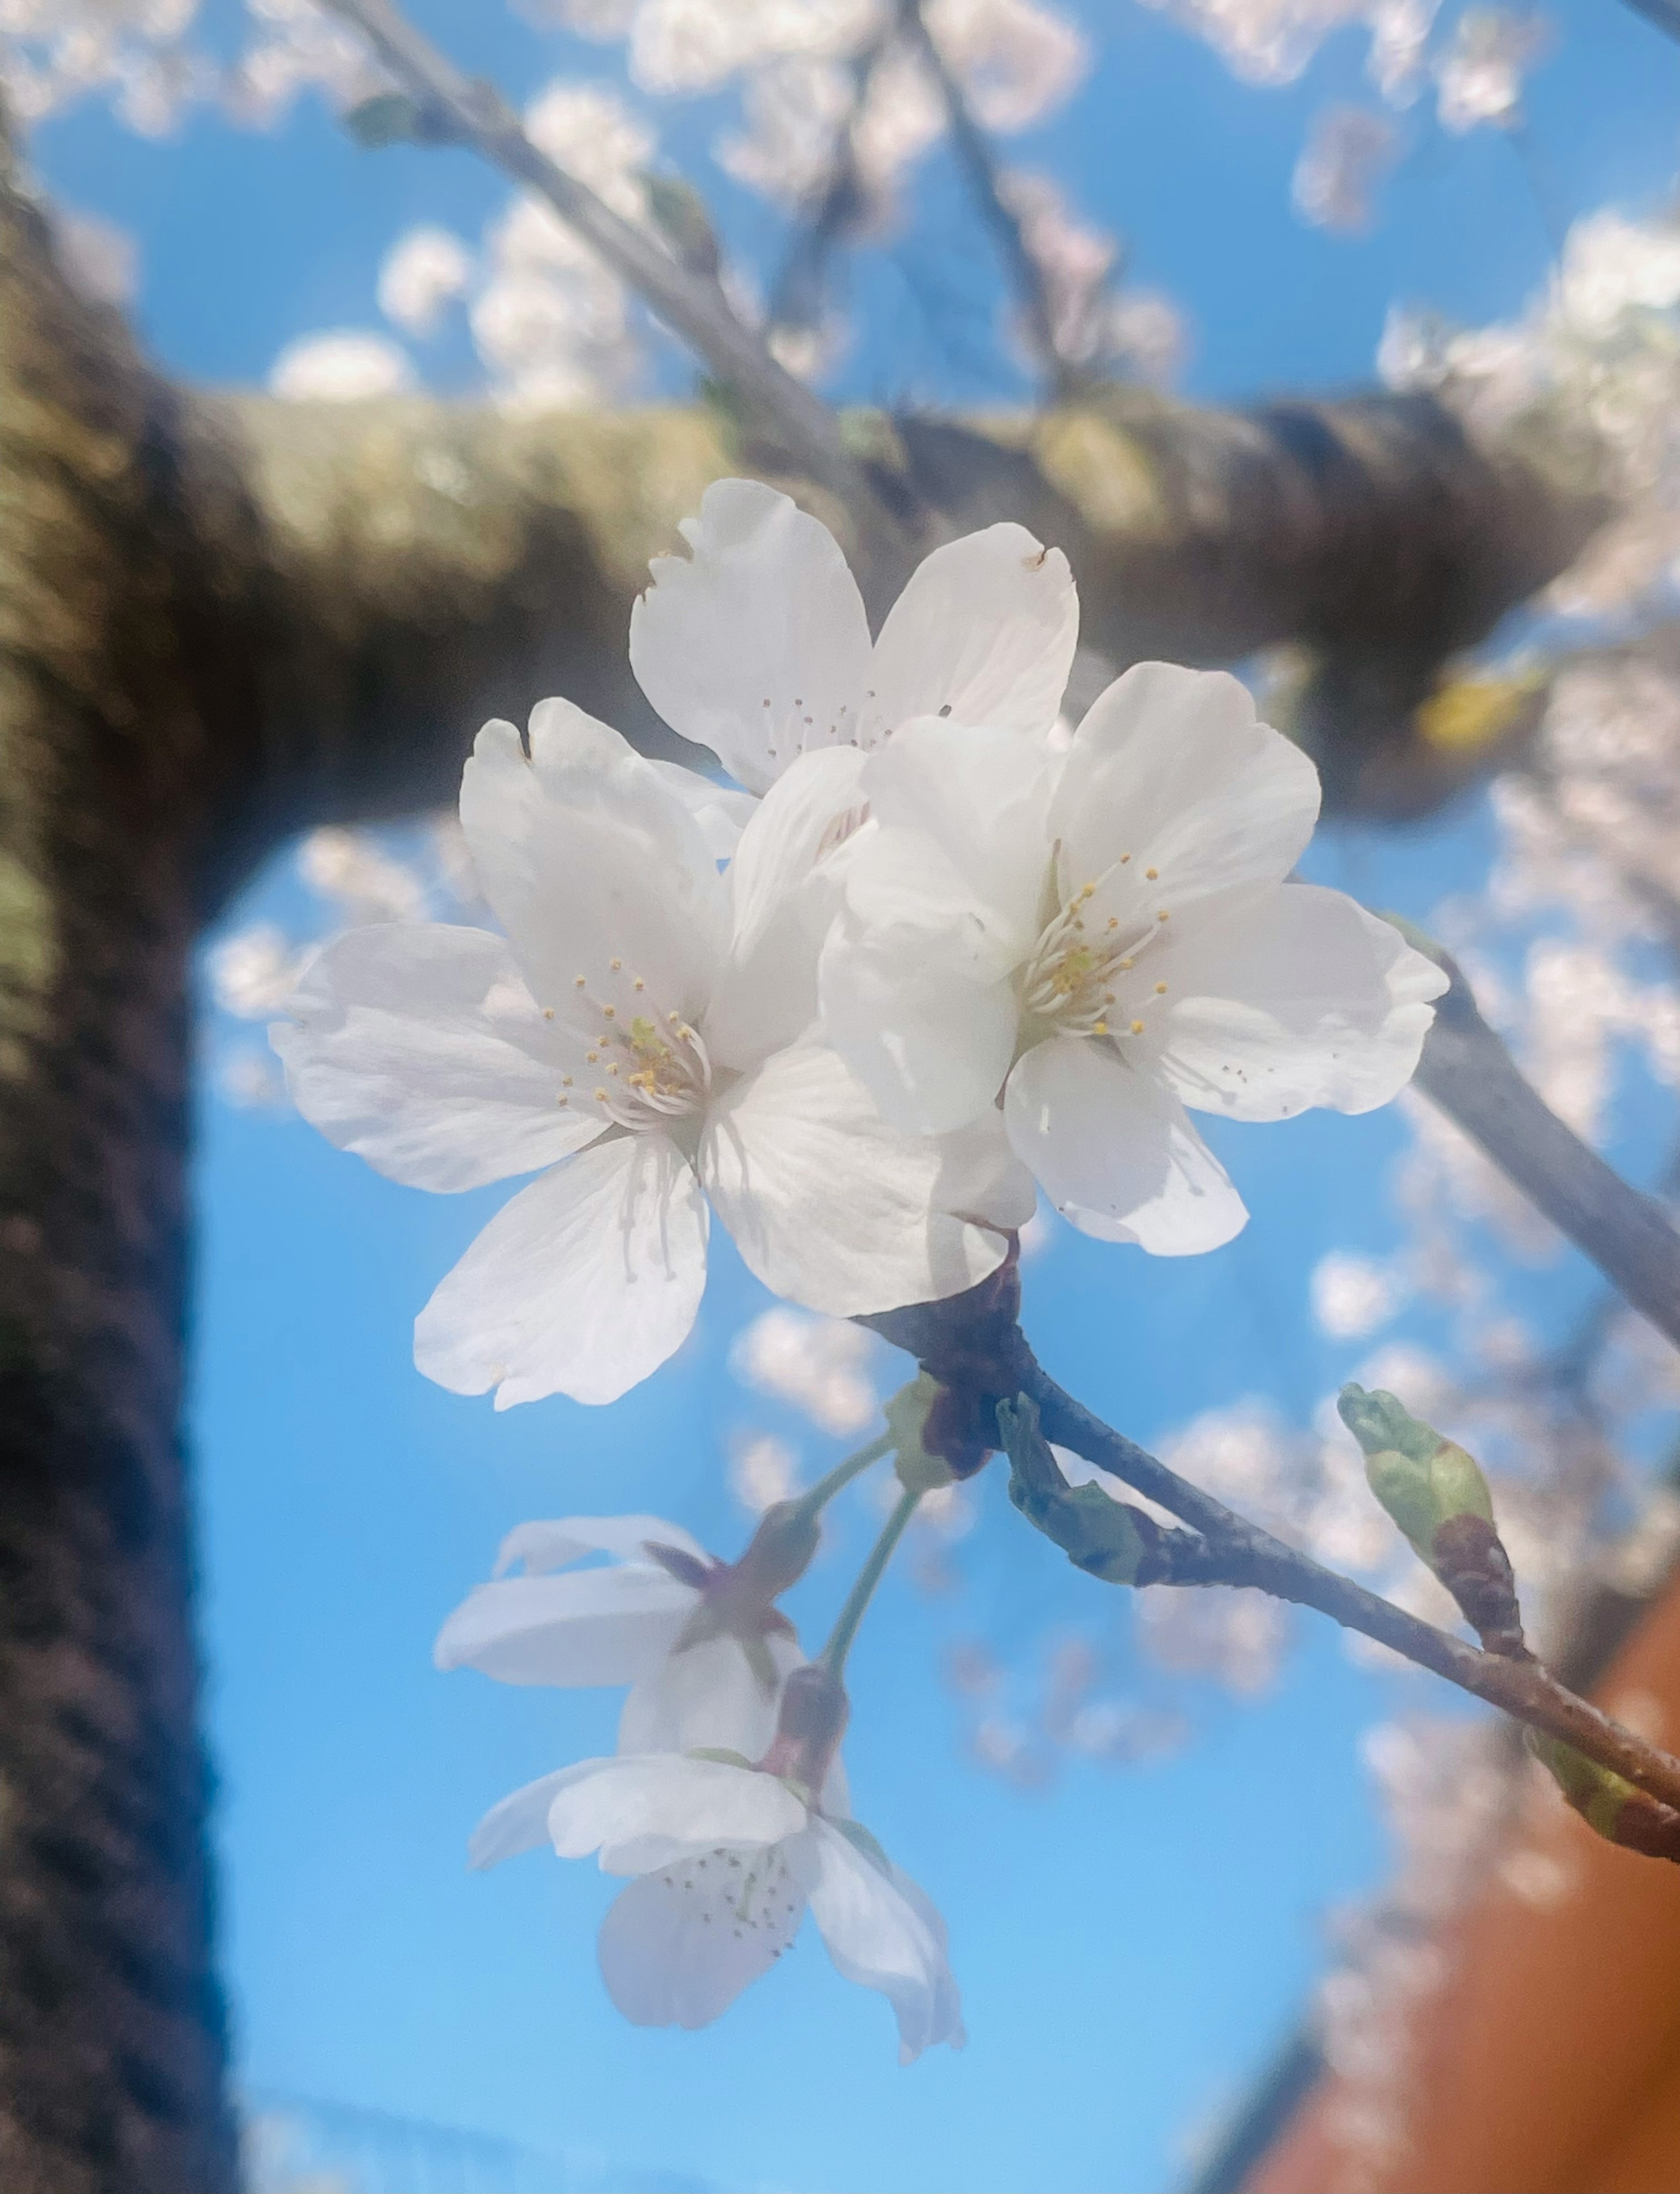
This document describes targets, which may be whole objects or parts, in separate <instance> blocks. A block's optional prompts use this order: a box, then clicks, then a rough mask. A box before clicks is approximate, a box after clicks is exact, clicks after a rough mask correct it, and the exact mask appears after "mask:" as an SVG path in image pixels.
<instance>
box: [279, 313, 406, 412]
mask: <svg viewBox="0 0 1680 2194" xmlns="http://www.w3.org/2000/svg"><path fill="white" fill-rule="evenodd" d="M414 379H415V376H414V368H413V366H412V365H411V363H410V361H409V359H408V356H407V354H406V352H404V351H402V350H401V349H400V348H399V347H398V346H397V345H396V344H395V343H394V342H392V341H391V339H390V337H389V336H382V335H375V334H373V333H371V332H369V331H365V330H360V329H356V328H337V329H333V330H330V331H328V332H327V333H325V334H322V335H314V336H298V337H297V338H296V341H295V342H289V343H288V344H287V345H286V347H285V349H284V350H283V351H282V352H281V353H280V354H279V357H278V358H277V359H275V360H274V363H273V365H272V366H271V367H270V368H269V370H268V387H269V389H270V390H271V392H272V393H273V394H274V395H276V396H283V397H285V398H287V399H290V400H291V401H292V402H294V403H305V402H315V403H325V404H357V403H361V402H364V401H365V400H366V399H368V398H370V397H375V396H400V395H401V394H403V393H405V392H406V390H408V389H411V388H413V386H414Z"/></svg>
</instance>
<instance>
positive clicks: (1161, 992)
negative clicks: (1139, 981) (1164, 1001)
mask: <svg viewBox="0 0 1680 2194" xmlns="http://www.w3.org/2000/svg"><path fill="white" fill-rule="evenodd" d="M1155 996H1157V997H1158V998H1164V997H1165V996H1166V985H1165V983H1157V984H1156V985H1155Z"/></svg>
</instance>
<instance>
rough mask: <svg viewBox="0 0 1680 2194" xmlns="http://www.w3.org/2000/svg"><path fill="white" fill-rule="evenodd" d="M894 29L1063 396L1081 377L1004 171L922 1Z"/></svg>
mask: <svg viewBox="0 0 1680 2194" xmlns="http://www.w3.org/2000/svg"><path fill="white" fill-rule="evenodd" d="M899 25H900V29H901V30H902V32H903V34H904V37H905V39H906V43H908V44H910V45H911V46H912V48H913V49H915V50H916V51H917V52H918V53H919V54H920V55H921V56H922V59H923V61H925V63H926V64H927V66H928V69H929V72H930V74H931V75H932V77H933V78H934V81H935V83H937V84H938V86H939V91H940V97H941V99H942V100H943V101H944V102H945V112H946V118H947V120H948V122H949V123H950V128H951V141H952V146H954V147H955V148H956V152H957V157H958V159H959V160H960V161H961V163H962V164H963V168H964V172H965V173H966V174H967V176H968V179H969V188H970V189H971V190H972V191H973V192H974V194H975V198H977V199H978V201H979V203H980V210H981V213H982V214H983V215H984V216H985V219H986V224H987V227H988V228H990V230H991V231H992V234H993V236H994V237H995V238H997V240H998V249H999V250H1000V251H1001V253H1002V255H1003V259H1004V267H1005V268H1006V269H1007V271H1008V273H1009V277H1010V281H1011V282H1012V283H1013V284H1014V285H1015V292H1016V295H1017V296H1018V297H1019V298H1020V301H1021V312H1022V313H1023V315H1024V316H1025V319H1026V321H1027V330H1028V333H1029V334H1030V335H1031V336H1032V339H1033V348H1034V350H1036V351H1037V353H1038V360H1039V363H1040V365H1042V366H1043V368H1044V373H1045V375H1046V376H1047V378H1048V379H1049V381H1050V387H1051V388H1052V390H1053V391H1054V392H1055V393H1056V395H1058V396H1067V395H1069V394H1071V393H1073V390H1074V389H1076V388H1078V387H1079V384H1080V382H1081V381H1082V380H1083V379H1084V376H1082V375H1081V374H1080V372H1079V369H1078V367H1077V366H1075V365H1073V363H1072V362H1071V360H1069V359H1067V358H1064V357H1063V355H1062V349H1061V347H1060V345H1059V344H1058V343H1057V342H1056V312H1055V307H1054V306H1053V304H1052V302H1051V300H1050V287H1049V284H1047V283H1046V281H1045V279H1044V268H1043V267H1042V266H1040V264H1039V263H1038V258H1037V256H1036V255H1035V254H1034V252H1033V249H1032V247H1031V245H1030V244H1028V243H1027V237H1026V233H1025V232H1024V231H1023V229H1022V227H1021V221H1020V217H1019V216H1018V215H1017V214H1016V213H1015V209H1014V207H1013V206H1011V205H1010V202H1009V200H1008V198H1006V197H1005V195H1004V177H1003V171H1002V169H1000V168H999V167H998V161H997V158H996V155H995V154H994V153H993V152H992V145H991V141H990V140H989V139H988V137H987V135H986V132H985V131H984V130H983V129H981V126H980V124H979V123H978V122H976V121H975V117H974V112H973V110H972V108H971V107H970V106H969V102H968V98H967V95H966V94H965V93H964V89H963V87H962V85H961V84H960V83H958V81H957V78H956V77H955V76H954V75H953V74H952V70H951V68H950V66H949V64H948V63H947V62H946V58H945V56H944V55H943V54H942V53H941V51H940V49H939V46H938V43H937V42H936V40H935V37H934V35H933V32H931V31H930V30H929V28H928V26H927V23H926V21H925V20H924V19H923V14H922V0H900V4H899Z"/></svg>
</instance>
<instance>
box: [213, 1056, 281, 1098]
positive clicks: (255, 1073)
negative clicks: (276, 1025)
mask: <svg viewBox="0 0 1680 2194" xmlns="http://www.w3.org/2000/svg"><path fill="white" fill-rule="evenodd" d="M216 1094H218V1095H219V1096H220V1097H221V1098H222V1100H223V1102H224V1103H226V1104H229V1105H232V1106H233V1107H234V1109H235V1110H236V1111H241V1112H262V1111H279V1109H280V1108H281V1107H282V1106H284V1105H285V1101H286V1092H285V1081H284V1080H283V1079H282V1077H281V1075H280V1071H279V1067H278V1066H277V1065H276V1064H275V1061H274V1057H273V1053H272V1052H268V1051H260V1050H258V1048H256V1045H255V1044H241V1045H240V1046H239V1048H237V1049H236V1050H233V1051H229V1052H227V1053H226V1054H224V1055H223V1056H222V1060H221V1061H220V1063H219V1064H218V1065H217V1067H216Z"/></svg>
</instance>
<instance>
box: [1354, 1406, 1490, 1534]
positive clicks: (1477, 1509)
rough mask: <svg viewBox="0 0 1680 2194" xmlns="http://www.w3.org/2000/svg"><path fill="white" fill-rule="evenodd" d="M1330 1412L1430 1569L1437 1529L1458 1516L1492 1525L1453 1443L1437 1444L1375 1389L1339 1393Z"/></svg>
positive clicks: (1474, 1469)
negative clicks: (1335, 1410) (1338, 1414)
mask: <svg viewBox="0 0 1680 2194" xmlns="http://www.w3.org/2000/svg"><path fill="white" fill-rule="evenodd" d="M1336 1406H1337V1408H1338V1410H1339V1411H1340V1412H1341V1416H1342V1422H1343V1424H1344V1425H1346V1427H1348V1430H1349V1432H1350V1433H1352V1434H1353V1436H1354V1438H1355V1439H1356V1440H1357V1441H1358V1442H1359V1444H1360V1445H1361V1448H1362V1449H1363V1450H1365V1475H1366V1479H1367V1480H1368V1481H1369V1484H1370V1486H1371V1490H1372V1492H1373V1493H1374V1494H1375V1495H1376V1496H1377V1498H1378V1500H1379V1501H1380V1502H1382V1504H1383V1506H1384V1508H1386V1509H1387V1510H1388V1512H1389V1515H1390V1516H1391V1517H1393V1519H1394V1520H1395V1523H1396V1524H1398V1525H1399V1526H1400V1528H1401V1531H1403V1532H1404V1533H1405V1534H1406V1536H1407V1538H1408V1539H1409V1540H1410V1541H1411V1542H1412V1546H1413V1548H1415V1549H1416V1551H1417V1554H1418V1558H1419V1559H1421V1560H1423V1561H1425V1562H1427V1563H1428V1564H1429V1565H1430V1568H1431V1569H1433V1568H1435V1552H1434V1548H1435V1533H1436V1532H1437V1531H1439V1530H1440V1529H1441V1525H1443V1524H1446V1523H1448V1522H1450V1521H1451V1520H1452V1519H1453V1518H1454V1517H1458V1516H1479V1517H1481V1518H1482V1520H1483V1522H1484V1523H1487V1524H1489V1525H1491V1524H1492V1523H1493V1495H1492V1494H1491V1493H1490V1492H1489V1491H1488V1490H1487V1479H1485V1478H1484V1477H1483V1476H1482V1471H1481V1467H1480V1466H1479V1465H1478V1464H1477V1462H1476V1459H1475V1457H1474V1456H1470V1455H1467V1454H1466V1453H1465V1452H1464V1449H1463V1448H1461V1447H1460V1446H1458V1444H1457V1442H1456V1441H1454V1440H1448V1439H1442V1438H1441V1434H1440V1433H1438V1432H1436V1431H1435V1428H1434V1427H1433V1426H1431V1425H1426V1424H1425V1423H1424V1422H1423V1420H1422V1419H1421V1418H1420V1417H1414V1416H1412V1413H1411V1412H1410V1410H1407V1408H1406V1406H1405V1404H1403V1403H1401V1402H1398V1401H1396V1400H1395V1397H1394V1396H1393V1395H1392V1394H1385V1393H1383V1391H1382V1390H1381V1389H1380V1388H1378V1391H1377V1392H1376V1393H1371V1394H1367V1393H1366V1391H1365V1389H1364V1388H1363V1387H1355V1386H1351V1385H1349V1386H1346V1387H1343V1389H1342V1392H1341V1394H1340V1396H1339V1398H1338V1401H1337V1404H1336Z"/></svg>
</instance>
